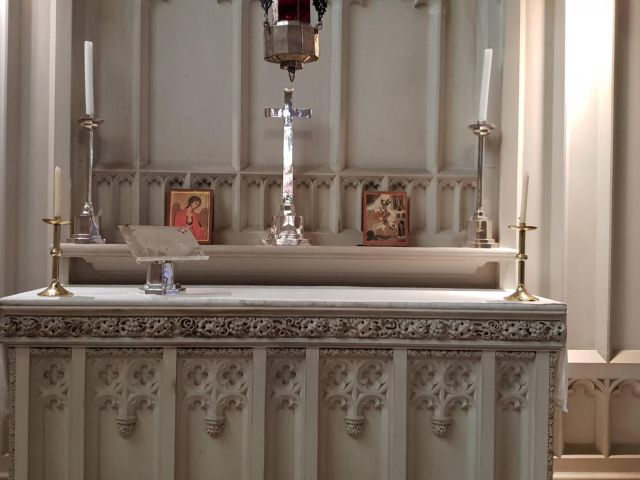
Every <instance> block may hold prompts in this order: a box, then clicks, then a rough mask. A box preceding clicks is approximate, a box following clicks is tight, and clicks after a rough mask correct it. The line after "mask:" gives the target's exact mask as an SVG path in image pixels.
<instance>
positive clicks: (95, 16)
mask: <svg viewBox="0 0 640 480" xmlns="http://www.w3.org/2000/svg"><path fill="white" fill-rule="evenodd" d="M138 4H139V2H132V1H131V0H113V1H111V0H110V1H107V2H105V1H101V0H87V5H88V6H87V22H88V23H89V24H90V25H92V28H89V29H88V30H89V31H88V32H87V33H86V35H85V38H84V39H75V41H76V42H82V41H83V40H93V41H94V62H95V66H94V78H95V84H94V92H95V109H96V115H98V116H99V117H101V118H103V119H104V120H105V124H104V127H102V128H100V129H99V133H98V135H97V137H96V139H97V154H98V161H99V163H100V164H102V165H108V166H110V167H125V168H132V167H134V166H135V164H134V159H135V152H134V139H133V131H134V125H133V110H134V105H133V100H134V97H133V92H134V88H137V85H134V78H133V74H132V73H133V72H132V67H133V61H134V52H133V48H132V45H133V44H134V35H135V32H136V29H137V27H138V26H137V25H134V22H133V19H134V18H136V16H135V15H134V13H135V9H137V8H139V5H138ZM74 66H75V68H76V69H78V70H81V71H84V63H83V57H80V58H76V59H75V62H74ZM83 86H84V85H83ZM83 91H84V90H83ZM82 99H83V101H82V108H81V109H80V111H82V112H84V97H82ZM78 113H79V112H78Z"/></svg>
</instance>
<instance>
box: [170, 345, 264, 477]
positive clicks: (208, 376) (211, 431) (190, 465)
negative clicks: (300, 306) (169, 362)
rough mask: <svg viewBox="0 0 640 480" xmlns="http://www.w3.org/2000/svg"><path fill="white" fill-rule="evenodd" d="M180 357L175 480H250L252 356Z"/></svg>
mask: <svg viewBox="0 0 640 480" xmlns="http://www.w3.org/2000/svg"><path fill="white" fill-rule="evenodd" d="M178 353H179V356H178V373H177V390H178V391H177V395H176V404H177V405H176V406H177V418H176V438H177V439H178V441H176V449H177V450H176V466H175V467H176V478H180V479H185V480H191V479H202V480H204V479H208V480H211V479H213V480H224V479H229V478H237V479H246V478H248V477H247V475H248V472H249V466H248V458H249V457H248V455H249V454H248V452H249V446H248V444H249V438H250V437H249V429H250V424H249V419H250V416H251V405H250V403H249V398H250V395H251V378H252V369H251V361H250V351H249V350H244V349H235V350H234V349H231V350H229V349H220V350H216V349H184V350H180V351H179V352H178ZM230 459H234V461H229V460H230Z"/></svg>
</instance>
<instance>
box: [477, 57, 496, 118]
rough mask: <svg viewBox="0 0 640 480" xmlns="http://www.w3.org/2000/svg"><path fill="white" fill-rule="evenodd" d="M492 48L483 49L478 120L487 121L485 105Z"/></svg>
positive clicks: (489, 81) (487, 102) (487, 101)
mask: <svg viewBox="0 0 640 480" xmlns="http://www.w3.org/2000/svg"><path fill="white" fill-rule="evenodd" d="M492 60H493V49H491V48H487V49H485V51H484V63H483V65H482V83H481V84H480V105H479V107H478V120H480V121H481V122H486V121H487V107H488V105H489V84H490V83H491V61H492Z"/></svg>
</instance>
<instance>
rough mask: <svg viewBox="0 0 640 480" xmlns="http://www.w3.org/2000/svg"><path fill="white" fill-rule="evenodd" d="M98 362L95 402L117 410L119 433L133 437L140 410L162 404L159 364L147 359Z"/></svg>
mask: <svg viewBox="0 0 640 480" xmlns="http://www.w3.org/2000/svg"><path fill="white" fill-rule="evenodd" d="M115 354H117V350H116V351H115V352H114V355H115ZM94 362H95V363H94V368H95V372H96V373H95V377H96V378H95V392H96V395H95V399H96V401H97V402H98V405H99V407H100V408H110V409H113V410H115V411H116V417H115V421H116V426H117V428H118V432H119V433H120V435H121V436H122V437H124V438H129V437H131V435H133V433H134V432H135V429H136V425H137V422H138V417H137V414H136V411H137V410H139V409H143V408H147V409H153V408H154V407H155V406H156V405H157V404H158V390H159V388H160V370H159V368H160V365H159V362H158V360H157V359H155V358H144V357H133V358H131V357H125V358H117V357H114V358H96V359H95V360H94Z"/></svg>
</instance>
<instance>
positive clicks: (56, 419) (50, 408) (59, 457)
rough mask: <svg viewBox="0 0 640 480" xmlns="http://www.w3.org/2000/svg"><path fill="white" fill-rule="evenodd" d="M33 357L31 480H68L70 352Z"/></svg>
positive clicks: (41, 353)
mask: <svg viewBox="0 0 640 480" xmlns="http://www.w3.org/2000/svg"><path fill="white" fill-rule="evenodd" d="M31 355H32V358H31V369H30V374H31V379H30V392H29V397H30V398H29V404H30V405H31V408H30V409H29V464H30V466H31V468H30V469H29V479H30V480H45V479H46V480H63V479H67V478H68V475H69V464H68V461H69V456H68V454H67V452H68V448H69V444H68V439H69V387H70V383H71V382H70V375H71V372H70V367H69V355H70V352H69V351H68V350H66V349H32V350H31Z"/></svg>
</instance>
